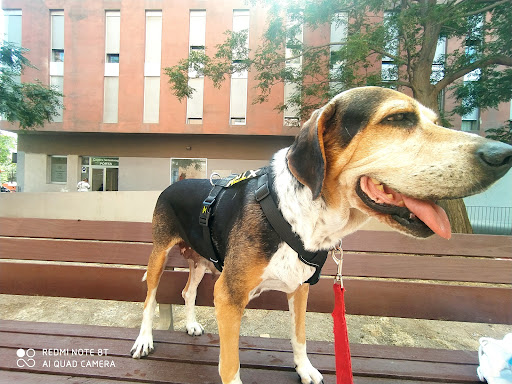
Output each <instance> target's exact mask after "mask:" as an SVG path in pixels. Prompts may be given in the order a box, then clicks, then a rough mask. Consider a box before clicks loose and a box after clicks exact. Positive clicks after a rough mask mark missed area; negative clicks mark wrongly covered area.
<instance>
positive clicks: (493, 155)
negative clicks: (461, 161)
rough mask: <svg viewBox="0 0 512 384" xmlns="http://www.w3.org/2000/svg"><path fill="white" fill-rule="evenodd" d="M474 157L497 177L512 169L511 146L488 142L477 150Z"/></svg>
mask: <svg viewBox="0 0 512 384" xmlns="http://www.w3.org/2000/svg"><path fill="white" fill-rule="evenodd" d="M476 155H477V156H478V158H479V159H480V161H481V162H482V163H483V164H484V165H486V166H487V167H488V168H489V169H490V170H492V171H493V172H495V174H496V176H497V177H501V176H503V175H504V174H505V173H507V171H508V170H509V169H510V167H512V146H511V145H508V144H505V143H501V142H499V141H491V140H489V141H487V142H486V143H485V144H483V145H482V146H481V147H480V148H478V149H477V151H476Z"/></svg>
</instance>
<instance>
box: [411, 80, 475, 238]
mask: <svg viewBox="0 0 512 384" xmlns="http://www.w3.org/2000/svg"><path fill="white" fill-rule="evenodd" d="M414 88H415V90H414V91H413V92H414V97H415V99H416V100H418V101H419V102H420V103H422V104H423V105H424V106H426V107H428V108H430V109H432V110H433V111H434V112H436V113H437V114H438V115H439V106H438V101H437V98H438V95H437V94H434V92H432V91H433V88H434V87H433V86H432V85H431V84H428V86H426V87H414ZM418 89H423V90H427V91H426V92H421V91H419V92H418V91H416V90H418ZM429 91H430V92H429ZM438 205H440V206H441V207H442V208H443V209H444V210H445V211H446V214H447V215H448V219H449V220H450V224H451V226H452V232H453V233H473V228H472V227H471V223H470V222H469V217H468V212H467V210H466V205H465V204H464V201H463V200H462V199H454V200H442V201H439V202H438Z"/></svg>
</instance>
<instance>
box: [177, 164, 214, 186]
mask: <svg viewBox="0 0 512 384" xmlns="http://www.w3.org/2000/svg"><path fill="white" fill-rule="evenodd" d="M206 172H207V161H206V159H171V184H172V183H175V182H177V181H179V180H183V179H205V178H206V177H207V176H206Z"/></svg>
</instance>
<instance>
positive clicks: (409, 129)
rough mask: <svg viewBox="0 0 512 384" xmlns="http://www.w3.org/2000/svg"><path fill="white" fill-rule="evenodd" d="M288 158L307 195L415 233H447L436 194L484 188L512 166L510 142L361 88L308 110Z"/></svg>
mask: <svg viewBox="0 0 512 384" xmlns="http://www.w3.org/2000/svg"><path fill="white" fill-rule="evenodd" d="M287 161H288V168H289V169H290V171H291V172H292V174H293V175H294V176H295V177H296V178H297V180H299V181H300V182H301V183H302V184H303V185H305V186H307V187H308V188H309V189H310V190H311V193H312V196H313V199H317V198H323V199H324V200H325V201H326V203H327V205H328V206H331V207H337V206H340V207H342V206H343V207H347V206H348V207H349V208H351V209H357V210H359V211H362V212H364V213H365V214H367V215H368V216H371V217H375V218H377V219H378V220H380V221H382V222H385V223H387V224H388V225H390V226H391V227H393V228H395V229H397V230H399V231H401V232H405V233H409V234H411V235H414V236H417V237H427V236H430V235H432V234H433V233H434V232H435V233H437V234H439V235H440V236H442V237H446V238H449V237H450V234H451V230H450V224H449V221H448V218H447V216H446V213H445V212H444V211H443V209H442V208H441V207H439V206H438V205H436V204H435V201H437V200H443V199H455V198H461V197H465V196H469V195H472V194H475V193H478V192H481V191H483V190H485V189H486V188H487V187H489V186H490V185H491V184H492V183H494V182H495V181H496V180H498V179H499V178H500V177H502V176H503V175H505V173H507V171H508V170H509V169H510V167H511V166H512V146H510V145H506V144H503V143H499V142H495V141H492V140H487V139H484V138H482V137H480V136H478V135H473V134H468V133H465V132H460V131H455V130H451V129H447V128H443V127H441V126H439V125H438V124H437V116H436V114H435V113H434V112H432V111H431V110H429V109H428V108H426V107H424V106H423V105H421V104H420V103H418V102H417V101H415V100H414V99H412V98H410V97H408V96H406V95H404V94H402V93H400V92H396V91H393V90H390V89H385V88H378V87H364V88H355V89H352V90H349V91H346V92H343V93H341V94H339V95H338V96H336V97H335V98H334V99H332V100H331V101H330V102H329V103H328V104H327V105H325V106H324V107H323V108H321V109H319V110H317V111H315V112H313V114H312V115H311V118H310V119H309V120H308V121H307V122H306V123H305V124H304V126H303V127H302V129H301V131H300V133H299V135H298V136H297V138H296V139H295V142H294V143H293V145H292V146H291V147H290V149H289V151H288V154H287Z"/></svg>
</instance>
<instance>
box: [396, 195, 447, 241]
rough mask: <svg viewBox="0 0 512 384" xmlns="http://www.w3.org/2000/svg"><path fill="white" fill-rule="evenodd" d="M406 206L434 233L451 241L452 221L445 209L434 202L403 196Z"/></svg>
mask: <svg viewBox="0 0 512 384" xmlns="http://www.w3.org/2000/svg"><path fill="white" fill-rule="evenodd" d="M402 198H403V200H404V203H405V206H406V207H407V209H408V210H409V211H411V212H412V213H414V214H415V215H416V216H417V217H418V219H420V220H421V221H423V222H424V223H425V224H426V225H427V226H428V227H429V228H430V229H431V230H432V231H433V232H434V233H437V234H438V235H439V236H441V237H444V238H445V239H449V238H450V237H452V228H451V227H450V221H449V220H448V216H447V215H446V212H445V211H444V209H443V208H441V207H440V206H439V205H436V204H435V203H434V202H432V201H425V200H418V199H415V198H413V197H407V196H404V195H402Z"/></svg>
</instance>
